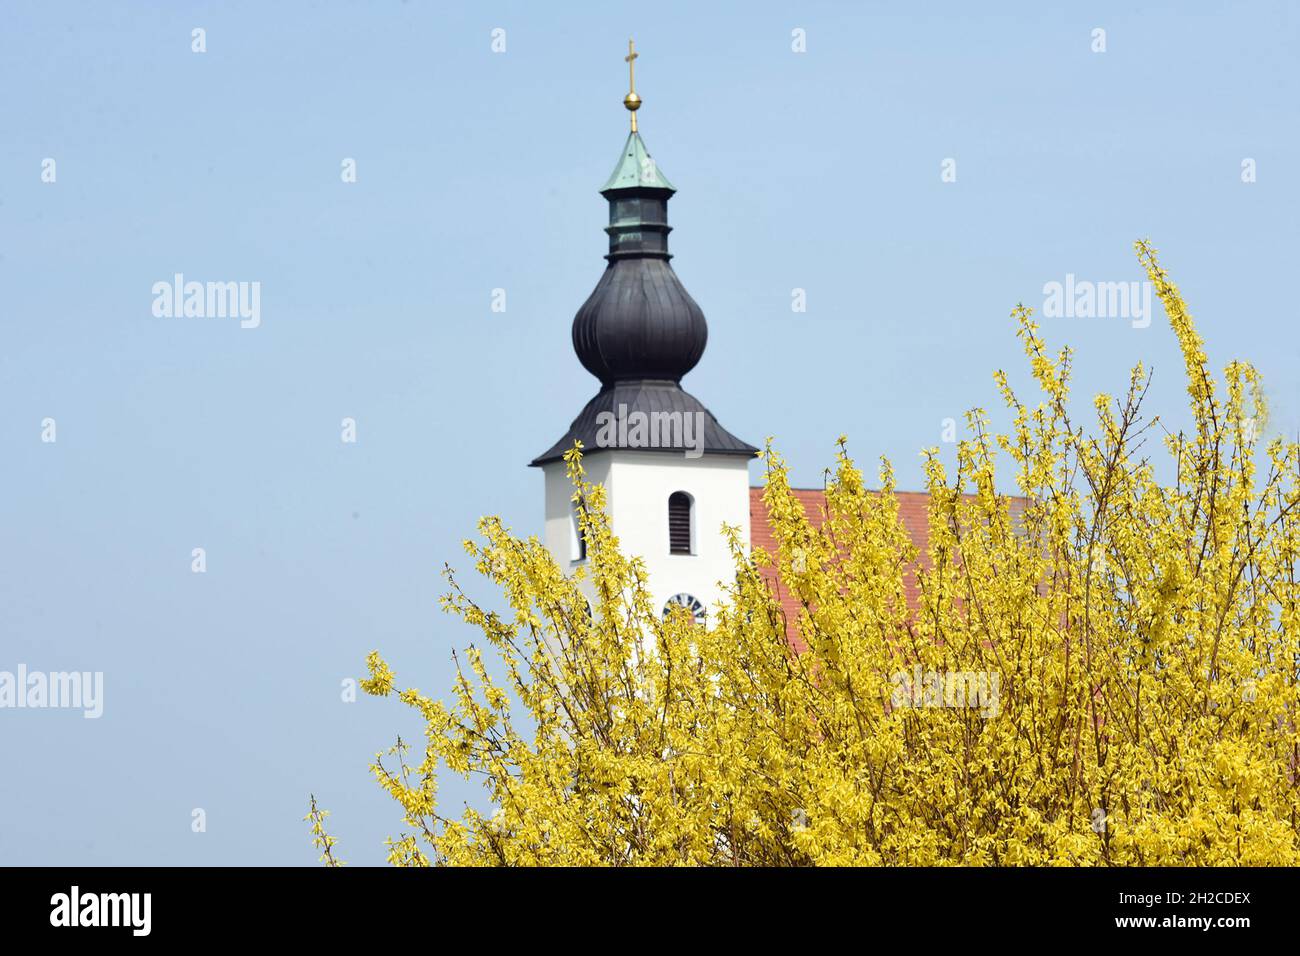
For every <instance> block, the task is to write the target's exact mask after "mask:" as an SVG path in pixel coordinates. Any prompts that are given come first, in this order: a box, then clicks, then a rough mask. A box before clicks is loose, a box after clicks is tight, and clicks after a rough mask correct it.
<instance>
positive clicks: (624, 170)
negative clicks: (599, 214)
mask: <svg viewBox="0 0 1300 956" xmlns="http://www.w3.org/2000/svg"><path fill="white" fill-rule="evenodd" d="M611 189H666V190H668V191H669V192H676V191H677V189H676V188H675V187H674V186H673V184H672V183H670V182H669V181H668V177H666V176H665V175H664V174H663V170H661V169H660V168H659V167H658V166H657V165H656V164H655V161H654V159H653V158H651V156H650V151H649V150H648V149H646V148H645V141H644V140H643V139H641V134H640V133H638V132H636V131H635V130H633V131H632V132H631V133H629V134H628V137H627V142H626V143H624V144H623V155H622V156H620V157H619V159H618V165H617V166H615V167H614V172H613V173H612V174H610V177H609V181H608V182H606V183H605V185H604V186H602V187H601V190H600V191H601V192H602V193H604V192H608V191H609V190H611Z"/></svg>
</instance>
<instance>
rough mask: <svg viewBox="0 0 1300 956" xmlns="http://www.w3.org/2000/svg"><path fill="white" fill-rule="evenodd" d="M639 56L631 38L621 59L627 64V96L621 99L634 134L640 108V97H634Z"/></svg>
mask: <svg viewBox="0 0 1300 956" xmlns="http://www.w3.org/2000/svg"><path fill="white" fill-rule="evenodd" d="M638 56H640V54H639V53H637V52H636V46H635V45H633V43H632V40H631V38H629V39H628V41H627V56H625V57H623V59H624V61H626V63H627V88H628V94H627V96H625V97H623V105H624V106H626V107H627V109H628V112H630V113H631V114H632V132H634V133H635V132H636V111H637V110H639V109H640V108H641V97H639V96H637V95H636V62H635V61H636V58H637V57H638Z"/></svg>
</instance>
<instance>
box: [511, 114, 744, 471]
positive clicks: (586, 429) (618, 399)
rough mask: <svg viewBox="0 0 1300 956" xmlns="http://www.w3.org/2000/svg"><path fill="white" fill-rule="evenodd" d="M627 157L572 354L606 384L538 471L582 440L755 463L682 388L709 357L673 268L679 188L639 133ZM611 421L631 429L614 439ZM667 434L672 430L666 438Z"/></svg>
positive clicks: (595, 445)
mask: <svg viewBox="0 0 1300 956" xmlns="http://www.w3.org/2000/svg"><path fill="white" fill-rule="evenodd" d="M624 152H625V155H624V156H623V157H622V158H621V160H620V164H619V168H618V170H615V175H614V176H612V177H611V178H610V182H609V183H608V184H607V185H606V187H605V189H604V191H603V195H604V196H605V198H606V199H607V200H608V201H609V222H610V224H609V226H608V227H607V228H606V230H605V231H606V232H607V233H608V234H609V254H608V255H607V256H606V257H605V258H606V259H607V260H608V262H609V265H608V266H606V268H605V271H604V273H603V274H602V275H601V277H600V281H599V282H598V283H596V288H595V289H594V290H592V293H591V295H590V296H588V297H587V301H586V302H584V303H583V305H582V308H580V309H579V310H578V314H577V315H575V316H574V318H573V350H574V351H575V352H576V353H577V354H578V358H579V360H581V362H582V364H583V367H584V368H586V369H587V371H589V372H591V374H592V375H595V376H596V377H597V378H598V379H600V386H601V387H600V392H599V393H598V394H597V395H596V397H595V398H593V399H592V400H591V401H589V402H588V403H587V406H586V407H585V408H584V409H583V410H582V411H581V412H580V413H579V414H578V417H577V418H575V419H574V420H573V424H572V425H570V426H569V430H568V432H566V433H565V435H564V437H563V438H561V439H560V440H559V441H558V442H556V443H555V444H554V445H552V446H551V447H550V449H548V450H547V451H546V452H544V453H543V454H541V455H539V456H538V457H537V458H535V459H533V462H532V464H534V465H543V464H546V463H547V462H550V461H555V460H557V459H560V458H563V457H564V453H565V452H566V451H568V450H569V449H570V448H572V447H573V443H574V441H581V442H582V444H583V449H584V452H585V453H586V454H591V453H592V452H596V451H600V450H602V449H607V448H628V449H643V450H647V451H661V452H668V453H672V454H678V455H681V454H684V453H685V452H686V451H687V449H689V450H690V452H691V457H693V456H694V452H695V451H697V450H698V451H701V452H702V453H703V454H707V455H743V456H745V457H747V458H748V457H752V456H753V455H755V454H757V452H758V449H757V448H755V447H754V446H753V445H750V444H747V443H746V442H743V441H741V440H740V439H739V438H737V437H736V436H735V435H733V434H731V433H730V432H728V431H727V430H726V429H724V428H723V427H722V426H721V425H719V424H718V420H717V419H716V418H714V417H713V414H712V413H711V412H710V411H709V410H708V409H707V408H705V407H704V406H703V405H701V404H700V402H699V400H698V399H696V398H695V397H694V396H693V395H691V394H690V393H689V392H686V391H684V390H683V389H682V387H681V385H680V384H679V383H680V381H681V378H682V376H683V375H685V374H686V373H687V372H689V371H690V370H691V369H692V368H694V367H695V365H696V363H697V362H699V360H700V357H701V356H702V355H703V354H704V346H705V344H706V343H707V342H708V340H709V328H708V324H707V323H706V322H705V321H704V313H703V312H702V311H700V307H699V306H698V305H696V304H695V300H694V299H692V298H691V295H690V293H689V292H687V291H686V289H685V288H684V287H683V286H682V283H681V281H680V280H679V279H678V278H677V274H676V273H675V272H674V271H673V267H672V266H671V265H669V263H668V260H669V259H670V258H671V256H670V255H669V254H668V233H669V232H670V231H671V230H672V227H671V226H669V225H668V199H669V197H670V196H671V195H672V192H673V189H672V186H671V185H670V184H669V183H668V181H667V180H666V179H663V178H662V174H661V173H659V172H658V171H657V169H656V168H655V167H654V165H653V163H652V161H651V160H650V159H649V154H648V153H647V152H646V150H645V144H644V143H643V142H642V141H641V137H640V136H638V135H637V134H636V133H635V132H634V133H633V134H632V136H631V137H629V138H628V146H627V147H626V148H625V150H624ZM620 170H623V171H624V172H625V173H626V175H624V173H621V172H620ZM647 177H650V178H649V179H647ZM638 418H640V419H641V420H642V421H643V422H647V421H648V422H649V423H650V424H649V427H648V429H645V428H643V430H644V431H648V434H639V433H638V432H637V431H636V419H638ZM611 420H612V421H616V422H619V421H621V422H624V423H625V425H624V427H623V428H621V429H617V435H616V436H613V437H611V430H610V427H609V424H610V421H611ZM697 423H698V424H697ZM664 427H667V428H669V429H670V432H669V434H668V436H667V439H666V440H665V436H664V434H663V432H662V429H663V428H664ZM688 427H689V428H690V429H691V432H690V440H689V441H685V440H684V439H685V430H686V428H688ZM674 429H675V430H674Z"/></svg>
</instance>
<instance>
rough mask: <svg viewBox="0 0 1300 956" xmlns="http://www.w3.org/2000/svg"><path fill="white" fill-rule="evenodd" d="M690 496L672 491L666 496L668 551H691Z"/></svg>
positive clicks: (673, 552) (670, 552)
mask: <svg viewBox="0 0 1300 956" xmlns="http://www.w3.org/2000/svg"><path fill="white" fill-rule="evenodd" d="M692 504H693V502H692V501H691V496H690V495H688V494H687V493H686V492H684V491H674V492H673V493H672V494H671V495H669V496H668V553H669V554H690V553H691V506H692Z"/></svg>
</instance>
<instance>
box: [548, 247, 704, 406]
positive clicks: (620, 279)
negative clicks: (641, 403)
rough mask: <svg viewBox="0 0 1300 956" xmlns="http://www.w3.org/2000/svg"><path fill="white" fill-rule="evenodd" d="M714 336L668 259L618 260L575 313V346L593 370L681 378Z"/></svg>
mask: <svg viewBox="0 0 1300 956" xmlns="http://www.w3.org/2000/svg"><path fill="white" fill-rule="evenodd" d="M708 341H709V327H708V324H707V323H706V322H705V321H704V313H703V312H702V311H700V307H699V306H698V305H696V304H695V300H694V299H692V298H691V295H690V293H689V292H687V291H686V289H685V288H684V287H683V286H682V283H681V281H680V280H679V279H678V278H677V274H676V273H675V272H673V267H672V266H671V265H669V264H668V262H667V260H665V259H657V258H650V259H614V260H612V261H611V262H610V264H609V266H608V268H606V269H605V272H604V273H603V274H602V275H601V277H600V282H598V283H597V284H596V288H595V289H594V290H593V291H592V293H591V295H590V296H589V297H588V298H587V301H586V302H584V303H583V305H582V308H580V309H579V310H578V314H577V315H576V316H574V318H573V350H574V351H575V352H577V353H578V359H579V360H580V361H581V362H582V364H583V367H584V368H586V370H587V371H588V372H590V373H591V374H592V375H594V376H596V377H597V378H598V379H600V381H601V384H602V385H609V384H611V383H612V382H615V381H617V380H619V379H654V378H662V379H670V380H673V381H677V380H679V379H681V377H682V376H683V375H685V374H686V373H687V372H689V371H690V370H691V369H693V368H694V367H695V363H697V362H698V361H699V360H700V356H702V355H703V354H704V346H705V345H706V344H707V343H708Z"/></svg>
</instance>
